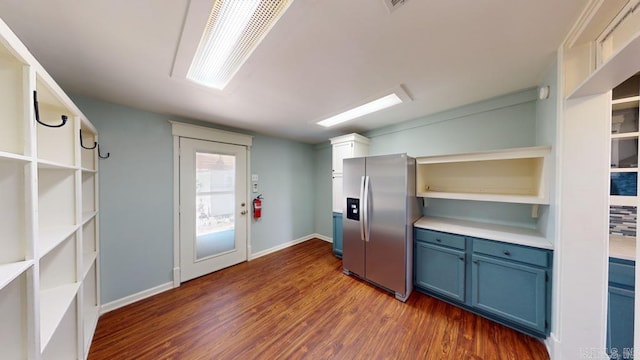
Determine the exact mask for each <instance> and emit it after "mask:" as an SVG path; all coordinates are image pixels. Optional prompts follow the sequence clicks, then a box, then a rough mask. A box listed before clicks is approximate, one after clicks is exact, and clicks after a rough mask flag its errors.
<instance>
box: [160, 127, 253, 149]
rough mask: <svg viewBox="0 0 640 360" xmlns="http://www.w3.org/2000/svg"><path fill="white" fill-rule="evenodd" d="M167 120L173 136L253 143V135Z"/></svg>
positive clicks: (227, 142)
mask: <svg viewBox="0 0 640 360" xmlns="http://www.w3.org/2000/svg"><path fill="white" fill-rule="evenodd" d="M169 122H170V123H171V133H172V134H173V136H180V137H186V138H191V139H198V140H208V141H215V142H220V143H225V144H233V145H244V146H247V147H249V146H251V145H252V144H253V136H250V135H245V134H240V133H235V132H231V131H224V130H218V129H214V128H208V127H204V126H197V125H191V124H185V123H181V122H177V121H169Z"/></svg>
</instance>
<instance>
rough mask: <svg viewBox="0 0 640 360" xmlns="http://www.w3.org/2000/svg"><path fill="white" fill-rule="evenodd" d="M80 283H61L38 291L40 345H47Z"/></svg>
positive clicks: (42, 346)
mask: <svg viewBox="0 0 640 360" xmlns="http://www.w3.org/2000/svg"><path fill="white" fill-rule="evenodd" d="M79 288H80V283H78V282H76V283H72V284H67V285H62V286H59V287H57V288H53V289H49V290H44V291H41V292H40V346H41V350H42V349H44V348H46V347H47V344H49V340H51V337H52V336H53V333H54V332H55V330H56V328H57V327H58V324H60V320H62V317H63V316H64V314H65V312H67V309H68V308H69V305H71V302H72V301H73V299H74V298H75V296H76V294H77V293H78V289H79Z"/></svg>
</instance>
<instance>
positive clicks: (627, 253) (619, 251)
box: [609, 235, 636, 261]
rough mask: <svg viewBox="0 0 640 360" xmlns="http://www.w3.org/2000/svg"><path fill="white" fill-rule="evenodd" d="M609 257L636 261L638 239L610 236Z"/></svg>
mask: <svg viewBox="0 0 640 360" xmlns="http://www.w3.org/2000/svg"><path fill="white" fill-rule="evenodd" d="M609 257H613V258H618V259H625V260H632V261H635V260H636V239H635V238H633V237H628V236H620V235H609Z"/></svg>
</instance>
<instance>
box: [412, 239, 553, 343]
mask: <svg viewBox="0 0 640 360" xmlns="http://www.w3.org/2000/svg"><path fill="white" fill-rule="evenodd" d="M415 239H416V242H415V251H414V253H415V254H414V256H415V259H414V260H415V261H414V274H415V275H414V276H415V278H414V284H415V287H416V290H418V291H421V292H424V293H426V294H429V295H432V296H434V297H437V298H439V299H442V300H444V301H447V302H449V303H451V304H454V305H456V306H459V307H462V308H464V309H466V310H468V311H471V312H474V313H476V314H479V315H481V316H484V317H486V318H489V319H491V320H494V321H496V322H499V323H501V324H503V325H506V326H509V327H511V328H513V329H516V330H518V331H521V332H523V333H526V334H529V335H532V336H535V337H538V338H546V337H547V336H548V335H549V332H550V319H551V280H550V279H551V276H550V275H551V266H552V263H553V262H552V258H553V252H552V251H550V250H546V249H539V248H533V247H529V246H522V245H516V244H511V243H505V242H499V241H493V240H485V239H478V238H472V237H465V236H462V235H456V234H449V233H441V232H438V231H433V230H426V229H419V228H416V229H415Z"/></svg>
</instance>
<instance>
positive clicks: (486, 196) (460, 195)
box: [416, 190, 549, 205]
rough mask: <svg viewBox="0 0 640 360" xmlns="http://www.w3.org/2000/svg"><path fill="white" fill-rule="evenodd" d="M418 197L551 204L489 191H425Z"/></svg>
mask: <svg viewBox="0 0 640 360" xmlns="http://www.w3.org/2000/svg"><path fill="white" fill-rule="evenodd" d="M416 196H418V197H425V198H432V199H452V200H474V201H493V202H504V203H517V204H538V205H543V204H548V203H549V200H548V199H547V198H541V197H537V196H522V195H503V194H495V193H493V192H491V191H490V190H488V191H487V192H486V193H471V192H468V193H467V192H455V193H453V192H439V191H423V192H421V193H417V194H416Z"/></svg>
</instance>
